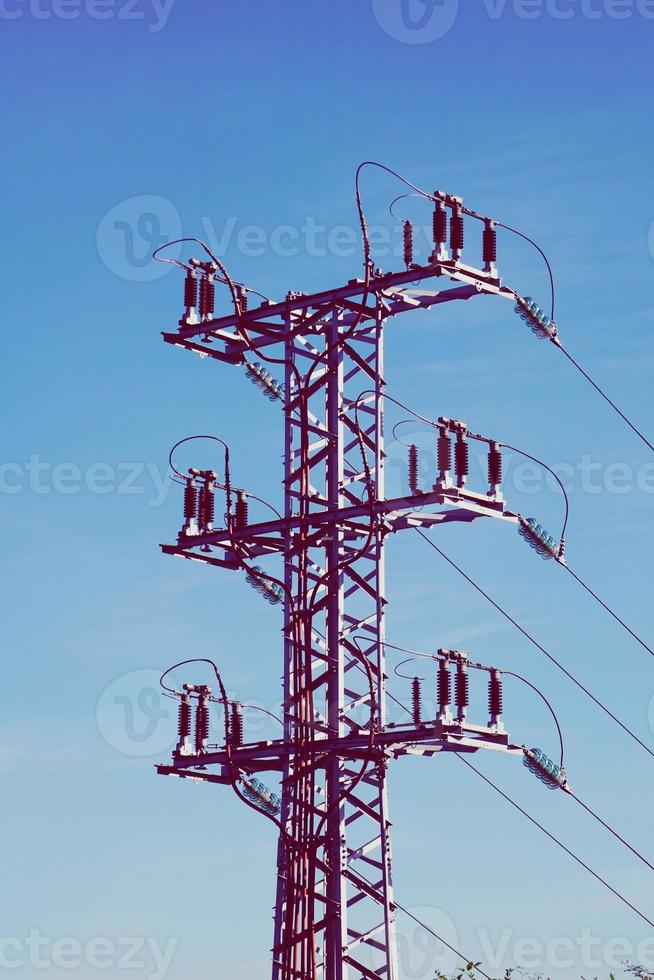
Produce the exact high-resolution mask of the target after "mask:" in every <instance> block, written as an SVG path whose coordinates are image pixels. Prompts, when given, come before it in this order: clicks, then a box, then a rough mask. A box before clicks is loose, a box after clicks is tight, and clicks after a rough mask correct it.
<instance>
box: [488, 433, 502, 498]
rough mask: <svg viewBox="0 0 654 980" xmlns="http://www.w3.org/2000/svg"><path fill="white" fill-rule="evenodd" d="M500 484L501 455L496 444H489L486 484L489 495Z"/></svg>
mask: <svg viewBox="0 0 654 980" xmlns="http://www.w3.org/2000/svg"><path fill="white" fill-rule="evenodd" d="M501 482H502V454H501V453H500V447H499V444H498V443H497V442H491V444H490V449H489V451H488V484H489V487H490V490H491V493H492V492H493V491H494V490H497V489H498V488H499V485H500V483H501Z"/></svg>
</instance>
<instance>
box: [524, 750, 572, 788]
mask: <svg viewBox="0 0 654 980" xmlns="http://www.w3.org/2000/svg"><path fill="white" fill-rule="evenodd" d="M523 753H524V754H523V756H522V762H523V764H524V765H525V766H526V767H527V769H529V771H530V772H533V774H534V776H536V777H537V778H538V779H540V781H541V783H543V784H544V785H545V786H547V788H548V789H565V787H566V786H567V785H568V778H567V775H566V772H565V769H563V768H562V767H561V766H557V765H556V763H554V762H552V760H551V759H550V758H549V757H548V756H546V755H545V753H544V752H543V751H541V749H523Z"/></svg>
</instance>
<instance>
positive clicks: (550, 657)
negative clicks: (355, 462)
mask: <svg viewBox="0 0 654 980" xmlns="http://www.w3.org/2000/svg"><path fill="white" fill-rule="evenodd" d="M416 530H417V531H418V534H419V535H420V537H421V538H422V539H423V540H424V541H426V542H427V544H428V545H429V546H430V547H431V548H433V549H434V551H436V552H438V554H439V555H440V556H441V558H444V559H445V561H446V562H447V563H448V565H451V566H452V568H454V569H455V571H457V572H458V573H459V575H461V576H462V577H463V578H464V579H465V580H466V582H468V584H469V585H471V586H472V587H473V589H475V590H476V591H477V592H478V593H479V594H480V595H482V596H483V597H484V599H486V601H487V602H490V604H491V606H493V607H494V608H495V609H496V610H497V611H498V612H499V613H500V614H501V615H502V616H504V618H505V619H506V620H508V622H509V623H511V625H512V626H515V628H516V629H517V630H518V631H519V632H520V633H522V635H523V636H524V637H525V639H527V640H529V642H530V643H531V644H532V645H533V646H535V647H536V649H537V650H540V652H541V653H543V654H545V656H546V657H547V659H548V660H549V661H550V662H551V663H553V664H554V666H555V667H557V668H558V669H559V670H560V671H561V672H562V673H563V674H565V676H566V677H567V678H568V680H570V681H572V683H573V684H574V685H575V686H576V687H578V688H579V690H580V691H582V692H583V693H584V694H585V695H586V696H587V697H588V698H590V700H591V701H592V702H593V703H594V704H596V705H597V707H598V708H599V709H600V710H601V711H603V712H604V714H606V715H608V717H609V718H610V719H611V720H612V721H614V722H615V723H616V725H618V726H619V727H620V728H621V729H622V731H623V732H625V733H626V734H627V735H629V736H630V737H631V738H632V739H633V740H634V742H637V743H638V745H640V747H641V748H642V749H644V750H645V751H646V752H647V753H648V754H649V755H650V756H652V758H654V751H652V749H651V748H650V747H649V745H647V744H646V743H645V742H643V740H642V739H641V738H639V737H638V735H636V733H635V732H634V731H632V730H631V728H629V726H628V725H626V724H625V723H624V722H623V721H621V720H620V719H619V718H618V717H617V715H615V714H614V713H613V712H612V711H611V710H610V709H609V708H607V707H606V705H605V704H603V702H602V701H600V699H599V698H597V697H595V695H594V694H592V693H591V692H590V691H589V690H588V688H587V687H586V686H585V685H584V684H582V683H581V681H580V680H578V679H577V678H576V677H575V676H574V674H572V673H571V672H570V671H569V670H568V669H567V668H566V667H564V666H563V664H562V663H561V662H560V661H559V660H557V659H556V657H554V656H553V655H552V654H551V653H550V652H549V650H546V649H545V647H544V646H543V645H542V644H541V643H539V642H538V640H536V639H535V638H534V637H533V636H532V635H531V633H529V632H528V631H527V630H526V629H525V628H524V626H521V625H520V623H518V622H517V620H515V619H514V618H513V616H511V615H510V614H509V613H508V612H507V611H506V609H504V608H503V607H502V606H501V605H500V604H499V603H498V602H496V601H495V599H493V598H492V596H490V595H489V594H488V592H486V591H485V590H484V589H483V588H482V587H481V586H480V585H478V584H477V582H475V581H474V579H472V578H470V576H469V575H467V574H466V572H464V571H463V569H462V568H461V567H460V566H459V565H457V564H456V562H455V561H453V560H452V559H451V558H450V557H449V556H448V555H446V554H445V552H444V551H442V550H441V548H439V547H438V545H436V544H434V542H433V541H432V540H431V539H430V538H429V537H428V536H427V535H426V534H424V533H423V532H422V531H421V530H420V529H419V528H416Z"/></svg>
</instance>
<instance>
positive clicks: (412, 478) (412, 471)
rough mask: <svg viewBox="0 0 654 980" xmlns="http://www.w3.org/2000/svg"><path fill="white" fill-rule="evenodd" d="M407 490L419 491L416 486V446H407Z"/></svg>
mask: <svg viewBox="0 0 654 980" xmlns="http://www.w3.org/2000/svg"><path fill="white" fill-rule="evenodd" d="M409 490H410V491H411V493H413V494H416V493H420V489H419V487H418V447H417V446H414V445H411V446H409Z"/></svg>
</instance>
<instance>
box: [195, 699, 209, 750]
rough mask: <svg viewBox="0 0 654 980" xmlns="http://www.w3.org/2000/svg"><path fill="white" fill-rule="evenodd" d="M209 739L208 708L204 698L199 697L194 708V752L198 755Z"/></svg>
mask: <svg viewBox="0 0 654 980" xmlns="http://www.w3.org/2000/svg"><path fill="white" fill-rule="evenodd" d="M208 739H209V708H208V707H207V702H206V698H205V697H201V698H200V700H199V701H198V704H197V706H196V708H195V751H196V752H197V753H198V755H199V754H200V752H202V751H203V750H204V749H205V748H206V744H207V741H208Z"/></svg>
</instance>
